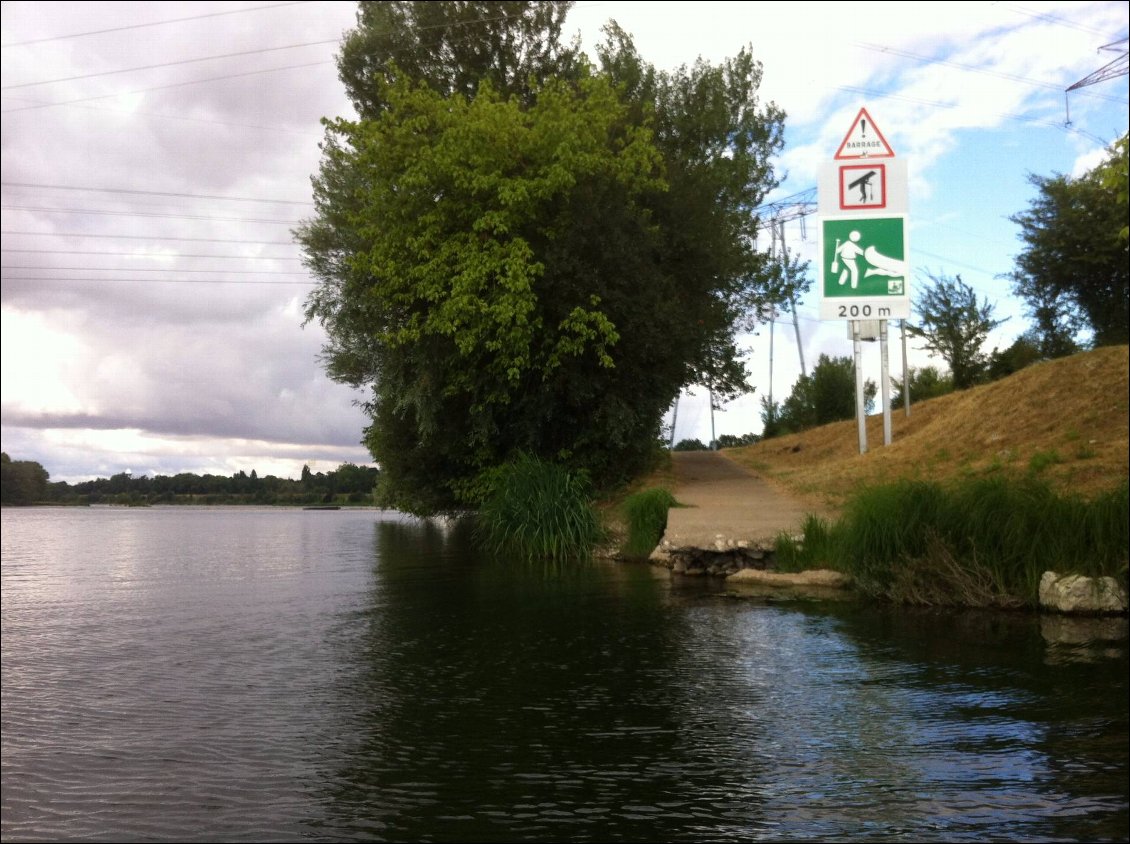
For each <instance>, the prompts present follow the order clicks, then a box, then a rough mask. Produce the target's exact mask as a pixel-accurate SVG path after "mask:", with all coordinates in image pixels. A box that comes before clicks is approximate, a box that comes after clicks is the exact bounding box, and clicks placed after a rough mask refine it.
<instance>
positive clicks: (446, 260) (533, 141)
mask: <svg viewBox="0 0 1130 844" xmlns="http://www.w3.org/2000/svg"><path fill="white" fill-rule="evenodd" d="M370 6H379V7H381V8H379V9H371V8H370ZM431 6H437V7H443V9H442V10H439V9H437V10H435V11H431V10H429V9H427V8H425V7H431ZM566 7H567V4H536V3H504V4H501V3H427V4H417V3H383V4H363V6H362V11H361V14H360V15H359V18H358V30H357V31H355V32H354V33H352V34H351V35H349V36H348V37H347V39H346V42H345V43H346V47H345V49H343V53H342V57H341V60H340V64H341V68H342V77H343V79H344V80H345V81H346V85H347V89H348V90H349V91H350V94H351V96H352V98H353V99H354V102H355V103H356V104H357V106H358V110H359V112H360V113H361V115H362V119H360V120H357V121H347V120H337V121H332V122H329V123H328V124H327V135H326V140H325V143H324V144H323V160H322V165H321V169H320V172H319V174H318V175H317V177H316V178H315V180H314V192H315V202H316V206H317V210H316V214H315V216H314V218H312V219H311V220H309V221H307V222H306V223H305V224H304V225H303V226H302V227H301V228H300V230H299V231H298V233H297V234H298V237H299V240H300V242H301V243H302V245H303V247H304V250H305V253H306V257H307V263H308V265H309V266H310V268H311V269H312V270H313V272H314V273H315V274H316V275H317V277H318V278H319V280H320V284H319V286H318V287H317V288H316V290H315V291H314V293H313V294H312V295H311V297H310V299H309V300H308V303H307V316H308V318H309V319H317V320H319V321H320V322H321V323H322V324H323V326H324V327H325V328H326V331H327V334H328V337H329V341H328V344H327V346H326V348H325V360H326V364H327V368H328V371H329V373H330V375H331V376H332V377H334V378H336V379H338V380H341V381H343V382H346V383H350V384H353V385H355V386H359V387H369V388H371V389H372V395H371V400H370V401H369V403H368V405H367V409H368V411H369V414H370V417H371V419H372V424H371V425H370V426H369V427H368V429H367V430H366V435H365V441H366V444H367V445H368V446H369V448H370V450H371V451H372V453H373V455H374V457H375V458H376V459H377V460H378V461H380V463H381V466H382V470H383V471H382V476H381V477H382V490H383V494H384V496H385V497H384V500H385V502H386V503H388V504H390V505H392V506H396V507H400V508H402V509H406V510H409V511H412V512H418V513H430V512H437V511H441V510H445V509H451V508H453V507H456V506H459V505H460V504H468V503H475V501H476V500H477V497H478V496H479V494H480V493H481V492H482V487H481V486H480V485H479V483H478V481H479V479H480V478H481V477H483V476H484V473H485V472H487V471H488V470H489V469H491V468H492V467H494V466H497V465H499V464H500V463H502V462H504V461H506V460H508V459H510V458H512V457H513V456H514V455H516V454H518V453H529V454H533V455H536V456H538V457H542V458H548V459H551V460H555V461H558V462H561V463H564V464H566V465H568V466H570V467H572V468H580V469H584V470H586V471H587V472H588V473H589V474H590V475H591V476H592V478H593V480H594V481H595V482H596V483H597V485H598V486H602V485H606V484H609V483H613V482H615V481H617V480H619V479H621V478H623V477H625V476H628V475H631V474H632V473H634V472H636V471H638V470H639V469H640V468H641V467H642V466H643V465H645V463H646V461H647V460H648V459H650V457H651V456H652V455H653V453H654V449H655V447H656V443H657V438H658V433H659V426H660V422H661V420H662V416H663V413H664V411H665V410H666V408H667V407H668V406H669V405H670V402H671V401H672V400H673V398H674V396H675V395H676V394H677V392H678V390H679V389H680V388H681V387H682V386H683V385H684V384H686V383H690V382H693V381H696V380H698V381H706V382H707V383H709V384H711V386H712V387H713V388H714V389H715V390H716V392H719V393H721V394H723V395H725V394H727V393H729V394H734V393H736V392H738V391H740V390H743V389H745V383H744V376H745V373H744V370H743V368H742V365H741V363H740V359H739V355H738V352H737V349H736V345H735V342H734V334H735V331H736V330H737V328H738V327H739V325H738V323H739V319H740V317H741V316H742V315H743V314H745V313H747V312H748V311H749V309H750V308H751V307H752V306H753V305H755V304H756V303H757V302H760V301H763V300H764V298H765V297H766V296H768V295H771V294H772V292H773V289H774V288H773V284H772V282H773V279H774V276H773V273H772V272H771V271H770V269H769V267H768V264H767V263H766V260H765V258H764V256H762V255H760V254H759V253H757V252H756V251H754V249H753V247H752V236H753V235H754V234H755V233H756V230H755V228H754V225H753V223H752V222H751V215H750V213H749V212H750V210H751V209H752V208H753V207H754V206H756V205H757V204H758V203H759V202H760V201H761V198H762V197H763V195H764V193H765V191H767V190H768V189H770V188H771V187H772V186H773V181H772V171H771V169H770V166H769V160H768V159H769V156H770V155H771V154H772V153H773V152H775V151H776V149H778V148H779V146H780V132H781V126H780V123H781V119H782V117H781V115H780V113H779V112H778V111H777V110H776V109H774V108H773V107H771V106H770V107H767V108H764V109H761V108H758V106H757V100H756V91H757V85H758V82H759V80H760V68H759V67H757V66H756V64H755V63H753V62H752V61H751V60H750V59H749V58H748V56H746V55H744V54H743V56H742V57H740V58H739V59H738V60H735V61H734V62H730V63H727V64H726V65H724V66H723V67H721V68H711V67H709V66H707V65H704V64H700V65H696V67H695V69H693V70H692V71H686V70H683V71H679V72H677V73H674V74H669V75H664V74H657V73H656V72H655V71H654V70H652V69H651V68H650V67H648V66H646V65H644V64H643V63H642V61H640V60H639V58H638V56H637V55H636V54H635V52H634V49H633V48H632V47H631V43H630V40H629V39H627V38H626V36H624V35H623V34H622V33H620V32H619V30H616V29H615V28H614V27H613V28H612V29H611V30H610V32H611V33H612V35H611V36H610V38H609V41H608V43H607V44H606V47H605V49H604V50H603V51H602V66H601V68H593V67H591V66H589V65H588V64H587V62H586V61H585V60H584V57H579V56H577V54H576V53H575V51H574V50H573V49H572V48H567V47H563V46H561V45H560V41H559V37H558V36H559V32H560V19H559V15H560V14H562V13H563V11H564V9H565V8H566ZM500 12H505V14H504V15H503V14H500ZM426 15H439V18H437V21H438V22H437V23H435V24H434V28H435V29H438V30H444V29H445V27H446V30H445V31H447V32H448V37H449V38H450V37H453V36H452V34H451V33H453V31H454V30H453V29H452V28H451V27H452V26H453V24H452V23H451V21H453V20H455V19H458V20H459V22H460V23H459V33H460V35H459V39H458V40H459V50H458V51H456V50H454V48H453V49H448V50H444V51H441V52H440V53H439V54H437V55H430V54H429V56H427V57H424V56H421V55H417V51H418V50H420V49H421V45H423V44H424V43H425V42H426V41H428V40H429V39H431V38H433V37H434V36H435V33H434V32H433V31H432V29H423V27H424V26H425V24H423V23H422V21H424V20H431V18H426V17H425V16H426ZM378 19H379V23H380V24H381V26H383V27H384V28H383V29H380V30H379V31H373V30H374V27H375V26H376V25H377V22H378ZM476 20H479V21H482V22H483V23H489V24H490V25H489V26H477V25H476V24H475V21H476ZM443 21H447V22H448V23H443ZM427 26H432V24H427ZM499 27H502V28H504V29H505V28H506V27H510V28H511V31H510V33H509V35H507V34H505V33H503V34H500V32H499V29H498V28H499ZM514 45H525V46H522V47H521V48H520V49H516V50H515V46H514ZM468 57H469V58H468ZM616 62H619V65H618V67H619V68H620V70H621V71H623V69H624V68H634V69H635V70H634V71H633V72H635V73H637V74H638V76H639V79H646V80H648V81H647V85H646V86H645V85H642V84H639V80H637V84H635V85H633V83H632V82H631V80H629V79H626V78H625V76H624V73H623V72H614V68H613V67H612V65H613V64H614V63H616ZM405 68H409V69H408V70H405Z"/></svg>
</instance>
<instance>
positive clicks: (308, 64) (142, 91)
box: [0, 59, 333, 114]
mask: <svg viewBox="0 0 1130 844" xmlns="http://www.w3.org/2000/svg"><path fill="white" fill-rule="evenodd" d="M323 64H333V60H332V59H323V60H321V61H316V62H305V63H303V64H287V65H282V66H281V67H269V68H266V69H264V70H248V71H244V72H243V73H225V74H224V75H222V76H208V77H205V78H204V79H192V80H189V81H188V82H173V83H170V84H168V85H155V86H153V87H151V88H137V89H135V90H133V91H119V92H117V93H115V94H97V95H95V96H93V97H77V98H76V99H73V100H59V101H57V102H53V103H42V104H40V105H32V106H20V107H19V108H6V109H3V110H2V112H0V113H3V114H11V113H12V112H16V111H33V110H34V109H40V108H52V107H53V106H65V105H74V104H76V103H88V102H91V101H92V100H112V99H114V98H116V97H128V96H130V95H132V94H148V93H149V92H151V91H167V90H169V89H170V88H186V87H188V86H189V85H201V84H203V83H205V82H222V81H223V80H225V79H238V78H240V77H243V76H259V75H262V74H264V73H276V72H277V71H280V70H299V69H301V68H305V67H316V66H317V65H323Z"/></svg>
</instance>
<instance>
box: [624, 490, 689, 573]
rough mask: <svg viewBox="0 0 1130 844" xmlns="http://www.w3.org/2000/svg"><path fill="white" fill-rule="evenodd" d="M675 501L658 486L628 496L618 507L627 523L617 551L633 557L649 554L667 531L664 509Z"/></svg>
mask: <svg viewBox="0 0 1130 844" xmlns="http://www.w3.org/2000/svg"><path fill="white" fill-rule="evenodd" d="M676 504H677V502H676V501H675V496H673V495H672V494H671V493H670V491H668V490H666V489H663V488H662V487H654V488H652V489H645V490H643V491H641V492H637V493H635V494H634V495H630V496H628V498H626V499H625V500H624V503H623V505H622V507H621V509H622V511H623V513H624V520H625V522H626V523H627V526H628V536H627V539H625V541H624V546H623V548H622V549H621V552H622V553H623V554H624V555H625V556H627V557H633V558H636V559H643V558H645V557H647V556H648V555H650V554H651V552H652V550H653V549H654V548H655V546H656V545H658V544H659V540H660V539H662V538H663V532H664V531H665V530H667V511H668V510H669V509H670V508H672V507H674V506H676Z"/></svg>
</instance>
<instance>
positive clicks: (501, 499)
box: [475, 455, 603, 561]
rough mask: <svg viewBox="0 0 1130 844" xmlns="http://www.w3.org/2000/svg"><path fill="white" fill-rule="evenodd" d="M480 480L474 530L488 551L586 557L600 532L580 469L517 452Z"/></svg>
mask: <svg viewBox="0 0 1130 844" xmlns="http://www.w3.org/2000/svg"><path fill="white" fill-rule="evenodd" d="M484 480H485V483H486V487H487V489H488V490H489V492H488V493H487V495H486V496H485V499H484V501H483V503H482V505H481V506H480V508H479V511H478V514H477V518H476V531H475V534H476V537H477V538H478V541H479V542H480V544H481V545H482V546H483V547H484V548H486V549H487V550H488V551H490V552H492V553H495V554H500V555H501V554H508V555H512V556H517V557H521V558H524V559H528V560H535V559H540V560H553V561H562V560H568V559H586V558H588V557H590V556H591V555H592V551H593V548H594V547H595V546H596V544H597V543H598V542H599V541H600V539H601V538H602V536H603V531H602V528H601V524H600V518H599V516H598V515H597V512H596V510H595V508H594V507H593V505H592V498H591V488H590V485H589V483H588V481H587V479H586V478H585V477H584V476H583V475H581V474H578V473H575V472H570V471H568V470H567V469H565V468H564V467H562V466H559V465H557V464H554V463H548V462H546V461H543V460H540V459H538V458H536V457H530V456H526V455H523V456H520V457H518V458H516V459H515V460H513V461H511V462H510V463H507V464H505V465H503V466H500V467H497V468H496V469H494V470H492V471H491V472H490V473H489V474H488V475H487V476H486V477H485V479H484Z"/></svg>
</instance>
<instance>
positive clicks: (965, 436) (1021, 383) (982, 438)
mask: <svg viewBox="0 0 1130 844" xmlns="http://www.w3.org/2000/svg"><path fill="white" fill-rule="evenodd" d="M1128 376H1130V347H1128V346H1111V347H1106V348H1101V349H1096V350H1094V351H1091V352H1084V353H1081V354H1078V355H1074V356H1072V357H1069V358H1063V359H1061V360H1055V361H1048V362H1046V363H1041V364H1036V365H1034V366H1031V367H1028V368H1027V369H1024V370H1021V371H1020V372H1018V373H1016V374H1015V375H1012V376H1010V377H1008V378H1005V379H1003V380H1001V381H997V382H994V383H992V384H985V385H983V386H980V387H975V388H973V389H971V390H965V391H962V392H958V393H951V394H950V395H947V396H942V397H941V398H937V399H933V400H931V401H928V402H923V403H922V404H918V405H914V406H912V407H911V415H910V418H909V419H908V418H906V416H905V415H904V413H903V411H901V410H897V411H893V413H892V423H893V424H892V427H893V436H892V443H891V445H890V446H886V447H884V445H883V420H882V416H881V415H878V416H871V417H869V418H868V420H867V443H868V452H867V453H866V454H863V455H861V454H859V447H858V437H857V433H856V424H855V422H854V420H851V421H846V422H837V423H835V424H832V425H825V426H823V427H821V428H815V429H813V430H810V431H805V432H804V433H801V434H793V435H790V436H786V437H779V438H776V439H771V440H766V441H764V442H760V443H758V444H756V445H753V446H747V447H745V448H738V449H729V450H727V452H726V453H727V454H728V455H729V456H730V457H732V458H733V459H734V460H736V461H737V462H738V463H740V464H742V465H744V466H747V467H749V468H751V469H753V470H754V471H756V472H758V473H759V474H761V475H762V476H763V477H765V478H767V479H768V480H769V481H770V482H772V483H775V484H778V485H780V486H781V487H782V488H783V489H785V490H786V491H788V492H790V493H792V494H793V495H795V496H797V497H799V498H801V499H802V500H804V501H805V502H806V503H807V504H809V505H810V506H811V507H812V508H813V509H814V511H817V512H820V513H822V514H828V513H832V512H834V511H836V510H837V509H838V508H839V507H840V505H841V504H842V503H843V501H844V500H845V498H846V497H847V496H848V495H849V494H850V493H851V492H852V491H853V490H855V489H857V488H859V487H862V486H867V485H871V484H876V483H883V482H887V481H893V480H896V479H904V478H909V479H916V480H930V481H940V482H945V481H948V480H951V479H955V478H960V477H969V476H978V475H989V474H994V473H1002V474H1006V475H1016V476H1021V475H1026V474H1033V473H1034V474H1036V475H1038V476H1039V477H1041V478H1044V479H1045V480H1047V481H1048V482H1049V483H1050V484H1051V486H1052V487H1053V488H1054V489H1056V490H1058V491H1062V492H1074V493H1078V494H1080V495H1082V496H1084V497H1091V496H1093V495H1095V494H1097V493H1100V492H1105V491H1106V490H1109V489H1111V488H1113V487H1115V486H1117V485H1118V484H1120V483H1121V482H1122V481H1123V480H1124V479H1125V478H1126V477H1127V476H1128V473H1130V460H1128V450H1130V449H1128V444H1130V398H1128V396H1130V383H1128Z"/></svg>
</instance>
